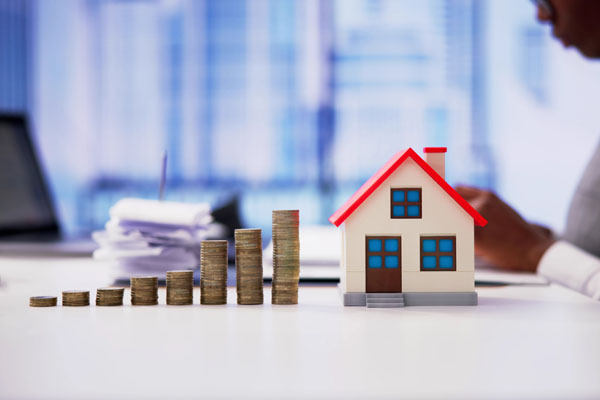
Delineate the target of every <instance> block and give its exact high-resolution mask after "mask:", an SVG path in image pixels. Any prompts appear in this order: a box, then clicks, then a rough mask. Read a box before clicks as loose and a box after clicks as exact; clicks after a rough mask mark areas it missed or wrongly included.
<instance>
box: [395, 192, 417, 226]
mask: <svg viewBox="0 0 600 400" xmlns="http://www.w3.org/2000/svg"><path fill="white" fill-rule="evenodd" d="M391 217H392V218H407V219H409V218H421V217H422V193H421V189H420V188H418V189H415V188H410V189H409V188H398V189H392V195H391Z"/></svg>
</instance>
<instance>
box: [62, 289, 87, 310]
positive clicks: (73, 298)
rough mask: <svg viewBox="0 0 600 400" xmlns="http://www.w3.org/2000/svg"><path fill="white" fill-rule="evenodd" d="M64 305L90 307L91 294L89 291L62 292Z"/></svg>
mask: <svg viewBox="0 0 600 400" xmlns="http://www.w3.org/2000/svg"><path fill="white" fill-rule="evenodd" d="M62 305H63V306H66V307H81V306H89V305H90V292H89V291H87V290H65V291H64V292H62Z"/></svg>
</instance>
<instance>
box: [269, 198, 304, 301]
mask: <svg viewBox="0 0 600 400" xmlns="http://www.w3.org/2000/svg"><path fill="white" fill-rule="evenodd" d="M299 222H300V212H299V211H298V210H275V211H273V290H272V300H271V302H272V303H273V304H298V279H299V278H300V235H299Z"/></svg>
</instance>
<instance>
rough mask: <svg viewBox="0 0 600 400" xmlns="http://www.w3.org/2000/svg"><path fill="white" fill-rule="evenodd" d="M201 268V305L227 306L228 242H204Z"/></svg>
mask: <svg viewBox="0 0 600 400" xmlns="http://www.w3.org/2000/svg"><path fill="white" fill-rule="evenodd" d="M200 266H201V269H202V270H201V275H200V303H201V304H227V240H204V241H203V242H202V246H201V249H200Z"/></svg>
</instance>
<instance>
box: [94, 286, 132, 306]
mask: <svg viewBox="0 0 600 400" xmlns="http://www.w3.org/2000/svg"><path fill="white" fill-rule="evenodd" d="M124 293H125V289H123V288H100V289H98V290H96V305H97V306H122V305H123V294H124Z"/></svg>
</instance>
